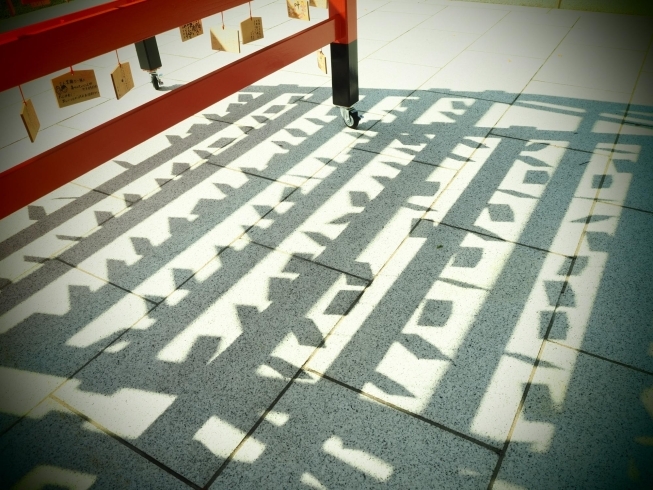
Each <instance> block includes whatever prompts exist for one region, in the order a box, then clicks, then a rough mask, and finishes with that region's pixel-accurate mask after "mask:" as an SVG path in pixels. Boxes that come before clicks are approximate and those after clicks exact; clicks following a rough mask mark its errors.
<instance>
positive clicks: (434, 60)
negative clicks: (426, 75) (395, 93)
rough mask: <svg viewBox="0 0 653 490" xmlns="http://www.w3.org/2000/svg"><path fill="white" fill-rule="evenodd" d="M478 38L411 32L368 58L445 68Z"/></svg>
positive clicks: (440, 33) (458, 33)
mask: <svg viewBox="0 0 653 490" xmlns="http://www.w3.org/2000/svg"><path fill="white" fill-rule="evenodd" d="M477 38H478V34H471V33H463V32H451V31H437V30H433V29H417V28H415V29H411V30H410V31H408V32H407V33H405V34H403V35H402V36H400V37H398V38H397V39H395V40H393V41H391V42H389V43H388V44H386V45H385V46H383V47H382V48H381V49H379V50H378V51H376V52H375V53H374V54H372V55H371V56H370V58H372V59H377V60H386V61H396V62H399V63H411V64H414V65H426V66H436V67H441V66H445V65H446V64H447V63H449V62H450V61H451V60H453V59H454V58H455V57H456V56H458V55H459V54H460V53H461V52H462V51H463V50H464V49H465V48H467V47H468V46H469V45H470V44H472V43H473V42H474V41H475V40H476V39H477Z"/></svg>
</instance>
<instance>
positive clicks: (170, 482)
mask: <svg viewBox="0 0 653 490" xmlns="http://www.w3.org/2000/svg"><path fill="white" fill-rule="evenodd" d="M0 457H2V461H3V462H4V463H3V465H2V468H1V469H0V479H1V480H2V482H3V485H5V484H6V485H11V486H12V488H46V487H52V488H54V487H58V488H75V489H77V488H80V489H81V488H91V487H93V488H106V489H112V488H125V489H140V488H146V487H150V488H153V487H155V488H160V489H184V488H188V486H187V485H186V484H185V483H183V482H182V481H181V480H178V479H176V478H175V477H174V476H172V475H171V474H169V473H167V472H165V471H164V470H162V469H161V468H159V467H157V466H156V465H154V464H153V463H151V462H150V461H148V460H146V459H145V458H143V457H142V456H140V455H137V454H135V453H134V452H132V451H130V450H129V448H127V447H125V446H124V445H122V444H120V443H119V442H118V441H116V440H114V439H112V438H111V437H110V436H108V435H107V434H105V433H103V432H100V431H98V430H97V429H95V427H93V426H90V424H87V423H85V422H84V421H83V420H82V419H81V418H79V417H78V416H77V415H75V414H74V413H72V412H71V411H69V410H67V409H66V408H65V407H63V406H62V405H60V404H58V403H57V402H55V401H53V400H46V401H44V402H43V403H42V404H41V405H39V406H38V407H37V408H36V409H35V410H34V411H33V412H32V414H31V417H29V418H26V419H24V420H22V421H21V423H20V424H19V425H18V426H17V427H15V428H14V429H12V430H11V432H9V433H8V434H6V435H4V436H3V437H2V438H0ZM7 488H8V487H7Z"/></svg>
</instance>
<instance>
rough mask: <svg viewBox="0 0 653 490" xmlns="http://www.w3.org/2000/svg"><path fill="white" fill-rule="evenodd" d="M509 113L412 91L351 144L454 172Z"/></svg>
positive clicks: (483, 103)
mask: <svg viewBox="0 0 653 490" xmlns="http://www.w3.org/2000/svg"><path fill="white" fill-rule="evenodd" d="M507 108H508V106H507V105H506V104H498V103H493V102H489V101H485V100H478V99H472V98H467V97H460V96H456V95H444V94H435V93H431V92H424V91H416V92H413V93H412V94H411V95H410V96H409V97H406V98H405V99H403V100H402V101H401V102H400V103H399V105H398V106H396V107H395V108H394V109H392V110H391V111H390V113H389V114H388V115H386V116H385V117H384V118H383V119H381V121H380V122H379V123H378V124H376V125H375V126H374V127H372V128H371V129H370V130H369V131H367V132H366V133H365V138H361V139H359V140H357V141H356V142H355V147H356V148H359V149H361V150H367V151H373V152H376V153H382V154H384V155H392V156H396V157H399V158H408V159H414V160H417V161H419V162H423V163H429V164H432V165H442V166H444V167H447V168H453V169H455V170H457V169H459V168H460V167H461V166H462V165H463V164H464V162H465V161H466V160H467V158H468V157H469V156H470V155H471V152H472V151H473V150H474V148H476V147H477V146H478V145H479V143H478V142H479V138H483V137H484V136H485V135H487V134H488V132H489V131H490V129H492V127H493V126H494V124H495V123H496V122H497V120H498V119H499V118H500V117H501V116H502V114H503V113H504V112H505V110H506V109H507Z"/></svg>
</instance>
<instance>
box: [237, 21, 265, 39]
mask: <svg viewBox="0 0 653 490" xmlns="http://www.w3.org/2000/svg"><path fill="white" fill-rule="evenodd" d="M240 32H241V34H242V35H243V44H247V43H251V42H252V41H257V40H258V39H263V19H262V18H261V17H250V18H249V19H245V20H244V21H242V22H241V23H240Z"/></svg>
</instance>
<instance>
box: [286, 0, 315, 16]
mask: <svg viewBox="0 0 653 490" xmlns="http://www.w3.org/2000/svg"><path fill="white" fill-rule="evenodd" d="M286 5H287V7H288V17H290V18H291V19H300V20H311V16H310V14H309V12H308V0H286Z"/></svg>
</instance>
